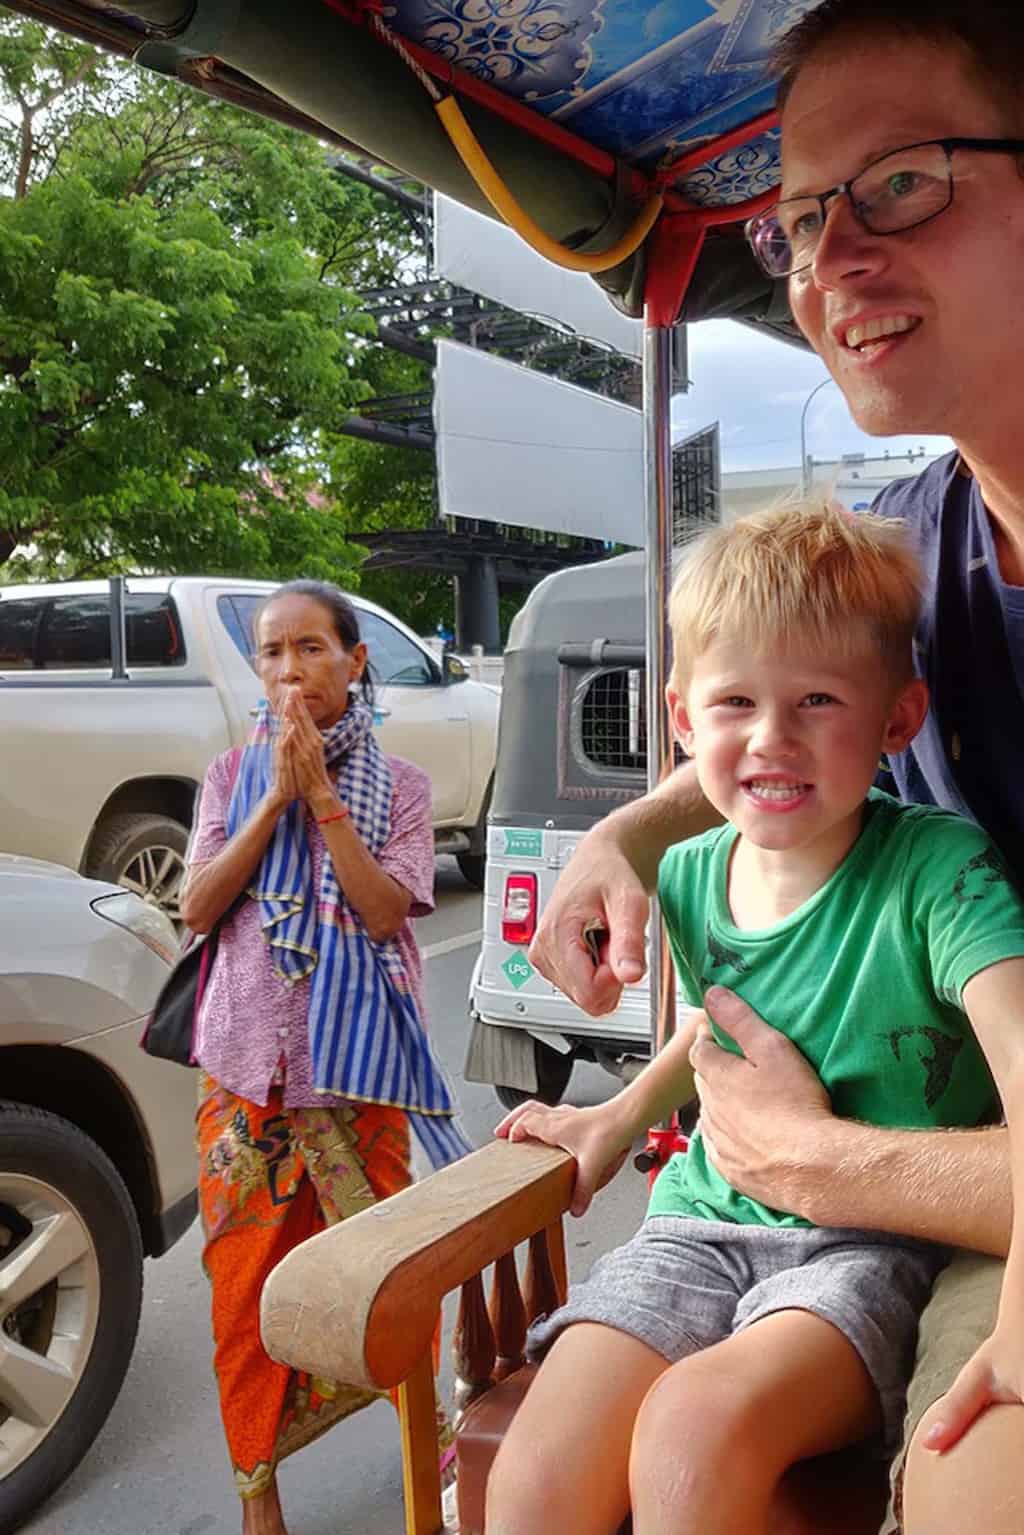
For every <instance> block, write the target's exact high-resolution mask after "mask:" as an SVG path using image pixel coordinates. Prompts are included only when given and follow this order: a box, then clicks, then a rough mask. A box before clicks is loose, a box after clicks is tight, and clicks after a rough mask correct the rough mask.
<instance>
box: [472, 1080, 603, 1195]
mask: <svg viewBox="0 0 1024 1535" xmlns="http://www.w3.org/2000/svg"><path fill="white" fill-rule="evenodd" d="M494 1133H495V1135H499V1136H501V1137H502V1138H503V1139H504V1140H508V1141H528V1140H534V1141H543V1142H544V1144H545V1145H546V1146H561V1148H562V1150H563V1151H567V1152H568V1153H569V1155H570V1156H571V1157H575V1158H576V1182H575V1184H574V1185H573V1191H572V1205H571V1207H570V1208H571V1211H572V1214H573V1215H582V1214H583V1213H584V1211H585V1210H586V1209H587V1206H588V1205H589V1204H590V1201H591V1200H592V1199H593V1197H594V1195H595V1194H596V1193H597V1191H598V1189H603V1188H604V1186H605V1184H606V1183H610V1182H611V1180H612V1179H613V1178H614V1177H615V1174H616V1173H617V1172H618V1171H619V1168H620V1167H621V1166H622V1164H623V1162H624V1161H625V1157H626V1152H627V1151H628V1150H629V1145H628V1143H627V1144H626V1145H625V1146H623V1144H622V1139H621V1136H620V1135H618V1134H617V1133H616V1130H615V1126H614V1124H613V1122H612V1116H611V1115H610V1114H609V1112H608V1110H607V1106H602V1107H601V1108H586V1109H574V1108H572V1107H571V1106H570V1105H569V1104H560V1105H559V1106H558V1107H557V1108H550V1107H549V1106H548V1105H547V1104H545V1103H535V1102H534V1101H533V1100H532V1099H531V1100H530V1102H529V1103H521V1104H520V1105H519V1107H518V1108H515V1109H513V1110H512V1112H511V1113H510V1114H506V1115H505V1118H504V1119H503V1120H502V1121H501V1123H500V1124H499V1125H498V1126H497V1128H496V1129H495V1131H494Z"/></svg>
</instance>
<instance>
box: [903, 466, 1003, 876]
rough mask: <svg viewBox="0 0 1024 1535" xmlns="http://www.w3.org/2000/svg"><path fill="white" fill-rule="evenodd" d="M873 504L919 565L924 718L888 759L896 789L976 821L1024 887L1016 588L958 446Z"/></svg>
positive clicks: (918, 646) (919, 656)
mask: <svg viewBox="0 0 1024 1535" xmlns="http://www.w3.org/2000/svg"><path fill="white" fill-rule="evenodd" d="M873 510H874V511H875V512H877V513H879V514H881V515H884V516H887V517H898V518H900V519H902V521H904V522H905V523H906V524H907V528H908V530H909V531H910V533H911V535H912V536H913V538H914V541H915V544H916V546H917V549H918V553H919V555H920V558H921V562H922V565H923V567H924V578H925V579H924V587H925V600H924V610H923V613H922V615H921V622H920V625H919V627H918V631H917V635H916V638H915V650H916V659H917V668H918V671H919V672H920V675H921V676H922V677H924V679H925V680H926V682H927V683H928V686H929V688H930V689H931V708H930V710H929V712H928V718H927V720H926V721H925V723H924V726H923V728H922V729H921V732H920V734H919V735H918V736H917V737H916V738H915V740H914V741H913V742H912V743H911V745H910V746H909V747H908V748H907V750H906V751H905V752H901V753H900V754H899V756H894V757H892V758H891V759H890V766H891V768H892V773H893V777H894V778H895V780H896V786H897V789H898V791H899V794H900V797H901V798H902V799H905V800H911V801H914V802H915V803H917V804H934V805H942V806H943V807H944V808H946V809H948V810H957V811H959V812H960V813H961V814H963V815H968V816H970V817H971V819H972V820H974V821H976V822H977V823H978V824H979V825H980V826H982V827H984V829H985V831H987V832H988V834H989V836H990V837H991V838H992V840H993V841H994V842H995V844H996V846H997V847H998V848H999V849H1000V850H1001V851H1002V853H1003V856H1004V857H1005V858H1006V860H1007V862H1008V864H1009V866H1010V868H1011V870H1012V871H1013V873H1014V874H1015V876H1016V878H1017V881H1018V883H1024V587H1019V586H1008V585H1006V583H1005V582H1004V581H1003V580H1002V578H1001V577H1000V574H999V563H998V560H997V558H996V550H995V543H994V540H993V537H992V528H991V524H990V522H989V519H988V514H987V512H986V511H985V506H984V503H983V501H982V498H981V492H980V491H979V489H978V485H977V482H976V480H975V479H974V477H973V475H971V474H970V473H969V471H968V470H967V469H966V467H961V464H960V459H959V457H958V455H957V454H955V453H953V454H950V456H949V457H948V458H943V459H940V460H939V462H938V463H935V464H932V465H931V466H930V467H929V468H927V469H926V470H925V471H924V473H923V474H920V475H918V476H917V477H916V478H915V479H912V480H901V481H897V482H896V483H895V484H893V485H890V486H888V487H887V488H886V489H885V490H883V491H882V493H881V494H880V495H879V497H878V498H877V500H876V501H875V504H874V507H873Z"/></svg>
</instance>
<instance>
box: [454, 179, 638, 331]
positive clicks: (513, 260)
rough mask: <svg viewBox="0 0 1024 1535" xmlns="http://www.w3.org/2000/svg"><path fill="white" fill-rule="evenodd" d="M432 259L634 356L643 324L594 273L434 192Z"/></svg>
mask: <svg viewBox="0 0 1024 1535" xmlns="http://www.w3.org/2000/svg"><path fill="white" fill-rule="evenodd" d="M434 265H435V267H436V268H437V274H438V276H439V277H443V278H445V279H446V280H447V281H448V282H453V283H457V284H458V285H459V287H461V288H468V289H469V290H470V292H472V293H480V294H482V295H483V296H484V297H485V298H490V299H494V300H495V302H496V303H499V304H504V305H506V306H507V307H508V308H509V309H515V310H518V312H519V313H520V314H529V315H534V316H535V317H536V318H537V319H539V320H553V321H556V322H557V323H558V324H559V325H561V326H564V327H566V328H567V329H569V330H571V331H574V332H575V333H576V334H577V335H578V336H582V337H585V338H586V339H588V340H591V341H598V342H601V343H603V344H604V345H605V346H608V347H611V349H612V350H613V351H615V352H621V353H622V355H623V356H624V357H636V358H638V359H639V357H640V356H641V353H642V350H643V322H642V321H640V320H630V319H628V318H627V316H626V315H624V314H621V313H620V312H619V310H617V309H616V308H615V307H614V306H613V304H612V302H611V300H610V299H609V298H608V297H607V295H606V294H605V293H604V292H603V291H602V290H601V289H600V288H599V287H598V286H597V284H596V283H595V282H594V279H593V278H592V277H587V276H586V274H585V273H583V272H566V271H564V270H563V268H561V267H557V266H555V265H554V264H553V263H552V262H550V261H545V259H544V257H543V256H538V255H537V253H536V251H534V250H531V248H530V246H528V245H527V244H526V242H525V241H524V240H521V239H520V238H519V236H518V235H517V234H516V233H515V231H514V230H512V229H509V228H508V226H507V225H506V224H499V223H496V222H495V220H494V219H489V218H485V217H484V215H483V214H482V213H474V212H473V210H472V209H471V208H464V207H463V206H462V204H461V203H457V202H453V201H452V199H451V198H450V197H442V196H441V195H440V193H437V192H435V194H434Z"/></svg>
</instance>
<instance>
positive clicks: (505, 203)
mask: <svg viewBox="0 0 1024 1535" xmlns="http://www.w3.org/2000/svg"><path fill="white" fill-rule="evenodd" d="M434 109H435V111H436V112H437V115H438V117H439V118H440V119H441V122H442V123H443V124H444V129H445V132H446V133H447V135H448V137H449V138H450V139H451V141H452V144H453V145H454V147H455V149H456V151H457V153H458V156H459V158H460V160H461V161H462V163H463V165H464V166H465V167H466V169H467V171H468V172H469V174H470V175H471V176H472V178H473V180H474V181H475V182H476V184H477V186H478V187H479V188H480V190H481V192H482V193H483V194H484V196H485V197H486V198H487V201H488V202H489V203H490V205H491V207H492V208H493V209H494V210H495V212H497V213H499V214H500V215H501V217H502V218H503V219H504V220H505V223H506V224H509V225H511V227H512V228H513V229H514V230H515V232H516V234H518V235H519V236H520V237H521V238H522V239H524V240H525V241H526V243H527V245H532V247H533V249H534V250H535V251H537V252H538V254H539V255H541V256H546V257H547V259H548V261H553V262H554V263H555V264H556V265H557V266H560V267H565V268H566V269H567V270H568V271H570V272H607V271H608V270H609V269H610V268H611V267H614V266H618V265H619V263H620V262H621V261H625V260H626V258H627V257H628V256H632V254H633V252H634V251H635V250H638V249H639V247H640V246H641V245H642V244H643V242H644V240H645V239H646V238H647V236H648V234H649V233H650V231H651V229H652V228H653V227H654V223H655V220H656V219H657V217H658V214H659V213H660V212H661V207H662V203H663V202H664V198H663V196H662V194H661V193H660V192H652V193H651V196H650V197H649V198H648V199H647V201H646V203H645V204H644V206H643V207H642V208H641V210H640V212H639V213H638V214H637V216H636V218H635V219H634V220H633V223H632V224H631V225H630V227H629V228H628V229H627V230H626V232H625V234H624V235H622V236H621V238H620V239H618V240H616V242H615V244H614V245H611V246H609V247H608V249H607V250H604V251H594V252H589V253H585V252H582V251H573V250H569V248H568V247H567V246H565V245H562V244H561V243H560V242H559V241H558V240H554V239H552V238H551V236H550V235H548V234H545V233H544V230H543V229H541V227H540V225H539V224H538V223H536V222H535V221H534V220H533V219H532V218H531V217H530V215H529V214H528V213H527V212H526V211H525V209H523V208H521V207H520V205H519V204H518V203H517V202H516V200H515V198H514V197H513V196H512V193H511V192H510V191H509V189H508V187H507V186H506V185H505V183H504V182H503V181H502V179H501V177H500V176H499V175H498V173H497V171H496V170H495V169H494V166H493V165H492V164H491V162H490V160H488V158H487V156H486V155H485V153H484V151H483V149H482V148H481V145H480V141H479V140H478V139H477V137H476V135H475V133H474V132H473V130H472V128H471V127H470V126H469V124H468V123H467V121H466V119H465V117H464V116H463V114H462V108H461V107H460V106H459V103H458V102H457V101H456V99H455V97H454V96H445V97H443V98H442V99H441V100H440V101H435V102H434Z"/></svg>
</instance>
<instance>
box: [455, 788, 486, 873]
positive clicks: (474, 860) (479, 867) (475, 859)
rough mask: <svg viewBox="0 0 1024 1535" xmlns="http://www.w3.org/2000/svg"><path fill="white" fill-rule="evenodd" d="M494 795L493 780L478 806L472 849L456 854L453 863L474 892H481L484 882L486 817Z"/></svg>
mask: <svg viewBox="0 0 1024 1535" xmlns="http://www.w3.org/2000/svg"><path fill="white" fill-rule="evenodd" d="M493 793H494V778H493V777H492V778H491V779H490V781H489V782H488V785H487V788H486V789H485V790H484V800H483V804H482V805H481V806H480V816H479V819H478V821H477V823H476V825H475V827H474V828H473V833H472V847H471V848H470V850H469V852H468V853H456V855H455V862H456V863H457V864H458V866H459V873H460V874H461V875H462V877H463V879H464V880H465V881H466V883H467V885H472V886H473V889H474V890H482V889H483V888H484V882H485V877H486V875H485V871H486V868H487V815H488V812H489V810H490V808H491V795H492V794H493Z"/></svg>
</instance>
